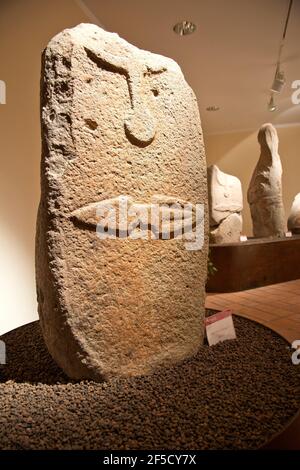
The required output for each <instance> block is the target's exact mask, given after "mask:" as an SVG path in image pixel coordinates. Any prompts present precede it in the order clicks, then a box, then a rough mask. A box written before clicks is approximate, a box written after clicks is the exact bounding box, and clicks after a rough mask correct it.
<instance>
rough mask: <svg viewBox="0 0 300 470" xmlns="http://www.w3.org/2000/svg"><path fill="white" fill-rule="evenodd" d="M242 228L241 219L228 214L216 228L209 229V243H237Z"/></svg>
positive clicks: (237, 215) (238, 216) (239, 216)
mask: <svg viewBox="0 0 300 470" xmlns="http://www.w3.org/2000/svg"><path fill="white" fill-rule="evenodd" d="M242 228H243V219H242V216H241V215H240V214H236V213H234V214H230V215H229V216H228V217H226V219H224V220H222V222H221V223H220V225H218V226H217V227H216V228H213V227H211V229H210V242H211V243H219V244H221V243H238V242H239V241H240V236H241V233H242Z"/></svg>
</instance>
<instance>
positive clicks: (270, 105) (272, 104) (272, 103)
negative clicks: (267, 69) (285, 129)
mask: <svg viewBox="0 0 300 470" xmlns="http://www.w3.org/2000/svg"><path fill="white" fill-rule="evenodd" d="M276 109H277V106H276V104H275V101H274V96H273V94H272V95H271V97H270V101H269V103H268V110H269V111H270V113H273V112H274V111H276Z"/></svg>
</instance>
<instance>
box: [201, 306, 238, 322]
mask: <svg viewBox="0 0 300 470" xmlns="http://www.w3.org/2000/svg"><path fill="white" fill-rule="evenodd" d="M230 315H232V310H230V308H227V309H226V310H222V312H218V313H215V314H214V315H211V316H210V317H208V318H205V320H204V321H205V325H211V324H212V323H215V322H216V321H219V320H223V318H226V317H229V316H230Z"/></svg>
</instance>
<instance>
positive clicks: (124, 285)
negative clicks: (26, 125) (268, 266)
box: [36, 24, 208, 380]
mask: <svg viewBox="0 0 300 470" xmlns="http://www.w3.org/2000/svg"><path fill="white" fill-rule="evenodd" d="M41 119H42V163H41V201H40V207H39V213H38V222H37V238H36V278H37V295H38V305H39V315H40V319H41V327H42V331H43V335H44V338H45V342H46V344H47V347H48V349H49V351H50V353H51V354H52V356H53V358H54V359H55V360H56V362H57V363H58V364H59V365H60V366H61V367H62V369H63V370H64V371H65V372H66V373H67V374H68V375H69V376H70V377H72V378H75V379H85V378H86V379H94V380H103V379H104V380H105V379H108V378H110V377H113V376H130V375H140V374H148V373H151V372H152V371H154V370H155V369H157V368H160V367H161V366H168V365H170V364H173V363H176V362H177V361H180V360H182V359H184V358H185V357H187V356H190V355H192V354H194V353H195V352H196V351H197V350H198V348H199V346H200V345H201V344H202V342H203V334H204V331H203V317H204V296H205V282H206V269H207V231H208V230H207V228H208V227H206V226H205V240H204V245H203V248H202V249H201V250H187V249H186V247H185V243H184V240H182V239H177V238H171V239H169V240H164V239H141V238H140V239H138V238H137V239H132V238H129V237H125V238H122V237H121V236H120V234H119V235H117V238H116V239H100V238H99V237H98V236H97V233H96V226H97V223H98V222H99V221H97V207H98V206H97V204H98V205H99V207H100V208H101V209H103V207H105V204H106V203H107V201H109V202H110V203H112V204H113V205H115V204H116V203H117V202H118V201H119V199H120V198H122V197H123V199H124V197H125V199H126V198H127V200H128V201H129V203H130V207H131V208H133V207H134V208H136V207H145V206H146V209H147V210H149V208H151V201H152V200H153V198H154V199H155V201H156V202H157V201H159V200H161V203H162V204H163V211H166V210H168V204H171V203H173V202H174V201H178V203H179V204H182V201H189V202H190V203H191V204H193V207H194V206H195V205H196V204H204V206H205V215H206V203H207V188H206V162H205V152H204V145H203V139H202V130H201V124H200V118H199V112H198V107H197V102H196V98H195V96H194V94H193V91H192V90H191V88H190V87H189V86H188V84H187V83H186V81H185V79H184V77H183V74H182V72H181V70H180V68H179V66H178V65H177V64H176V63H175V62H174V61H173V60H171V59H168V58H165V57H162V56H158V55H155V54H152V53H150V52H146V51H142V50H140V49H138V48H136V47H134V46H132V45H130V44H128V43H127V42H126V41H124V40H123V39H121V38H119V36H118V35H117V34H114V33H108V32H106V31H104V30H102V29H101V28H99V27H97V26H94V25H89V24H82V25H79V26H77V27H75V28H73V29H67V30H65V31H63V32H62V33H60V34H58V35H57V36H55V37H54V38H53V39H52V40H51V41H50V43H49V44H48V46H47V48H46V50H45V51H44V55H43V66H42V93H41ZM95 204H96V206H95ZM95 214H96V215H95ZM118 233H119V232H118Z"/></svg>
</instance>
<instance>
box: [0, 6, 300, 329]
mask: <svg viewBox="0 0 300 470" xmlns="http://www.w3.org/2000/svg"><path fill="white" fill-rule="evenodd" d="M80 5H81V3H80V0H78V1H75V0H63V1H61V0H43V1H41V0H26V1H24V0H13V1H10V0H7V1H3V0H0V79H1V80H4V81H5V82H6V86H7V99H6V104H5V105H0V159H1V172H0V190H1V198H0V203H1V211H0V243H1V252H0V253H1V255H0V282H1V303H0V306H1V308H0V334H3V333H5V332H6V331H9V330H11V329H13V328H16V327H18V326H20V325H22V324H25V323H28V322H30V321H33V320H35V319H37V306H36V294H35V274H34V239H35V222H36V213H37V207H38V201H39V192H40V188H39V166H40V125H39V92H38V90H39V85H40V56H41V52H42V50H43V49H44V47H45V46H46V45H47V43H48V41H49V39H50V38H51V37H53V36H54V35H55V34H56V33H58V32H59V31H61V30H63V29H64V28H67V27H72V26H75V25H77V24H78V23H80V22H92V21H93V18H91V16H89V17H88V16H87V15H86V13H88V12H86V10H84V9H83V8H82V7H80ZM278 133H279V139H280V153H281V156H282V162H283V169H284V177H283V188H284V202H285V208H286V210H287V211H288V210H289V208H290V205H291V202H292V199H293V197H294V195H295V194H296V193H297V192H299V191H300V181H299V175H300V158H299V157H300V155H299V152H300V151H299V149H300V126H293V127H287V128H278ZM205 143H206V148H207V160H208V164H212V163H216V164H217V165H219V167H220V168H221V170H223V171H225V172H228V173H231V174H234V175H236V176H238V177H239V178H240V179H241V181H242V184H243V189H244V197H246V189H247V186H248V183H249V181H250V177H251V173H252V171H253V169H254V166H255V164H256V161H257V158H258V156H259V147H258V144H257V142H256V130H255V132H254V131H253V132H240V133H232V134H222V135H205ZM244 221H245V230H244V231H245V233H247V234H250V233H251V223H250V216H249V210H248V206H247V204H246V201H245V210H244Z"/></svg>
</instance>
